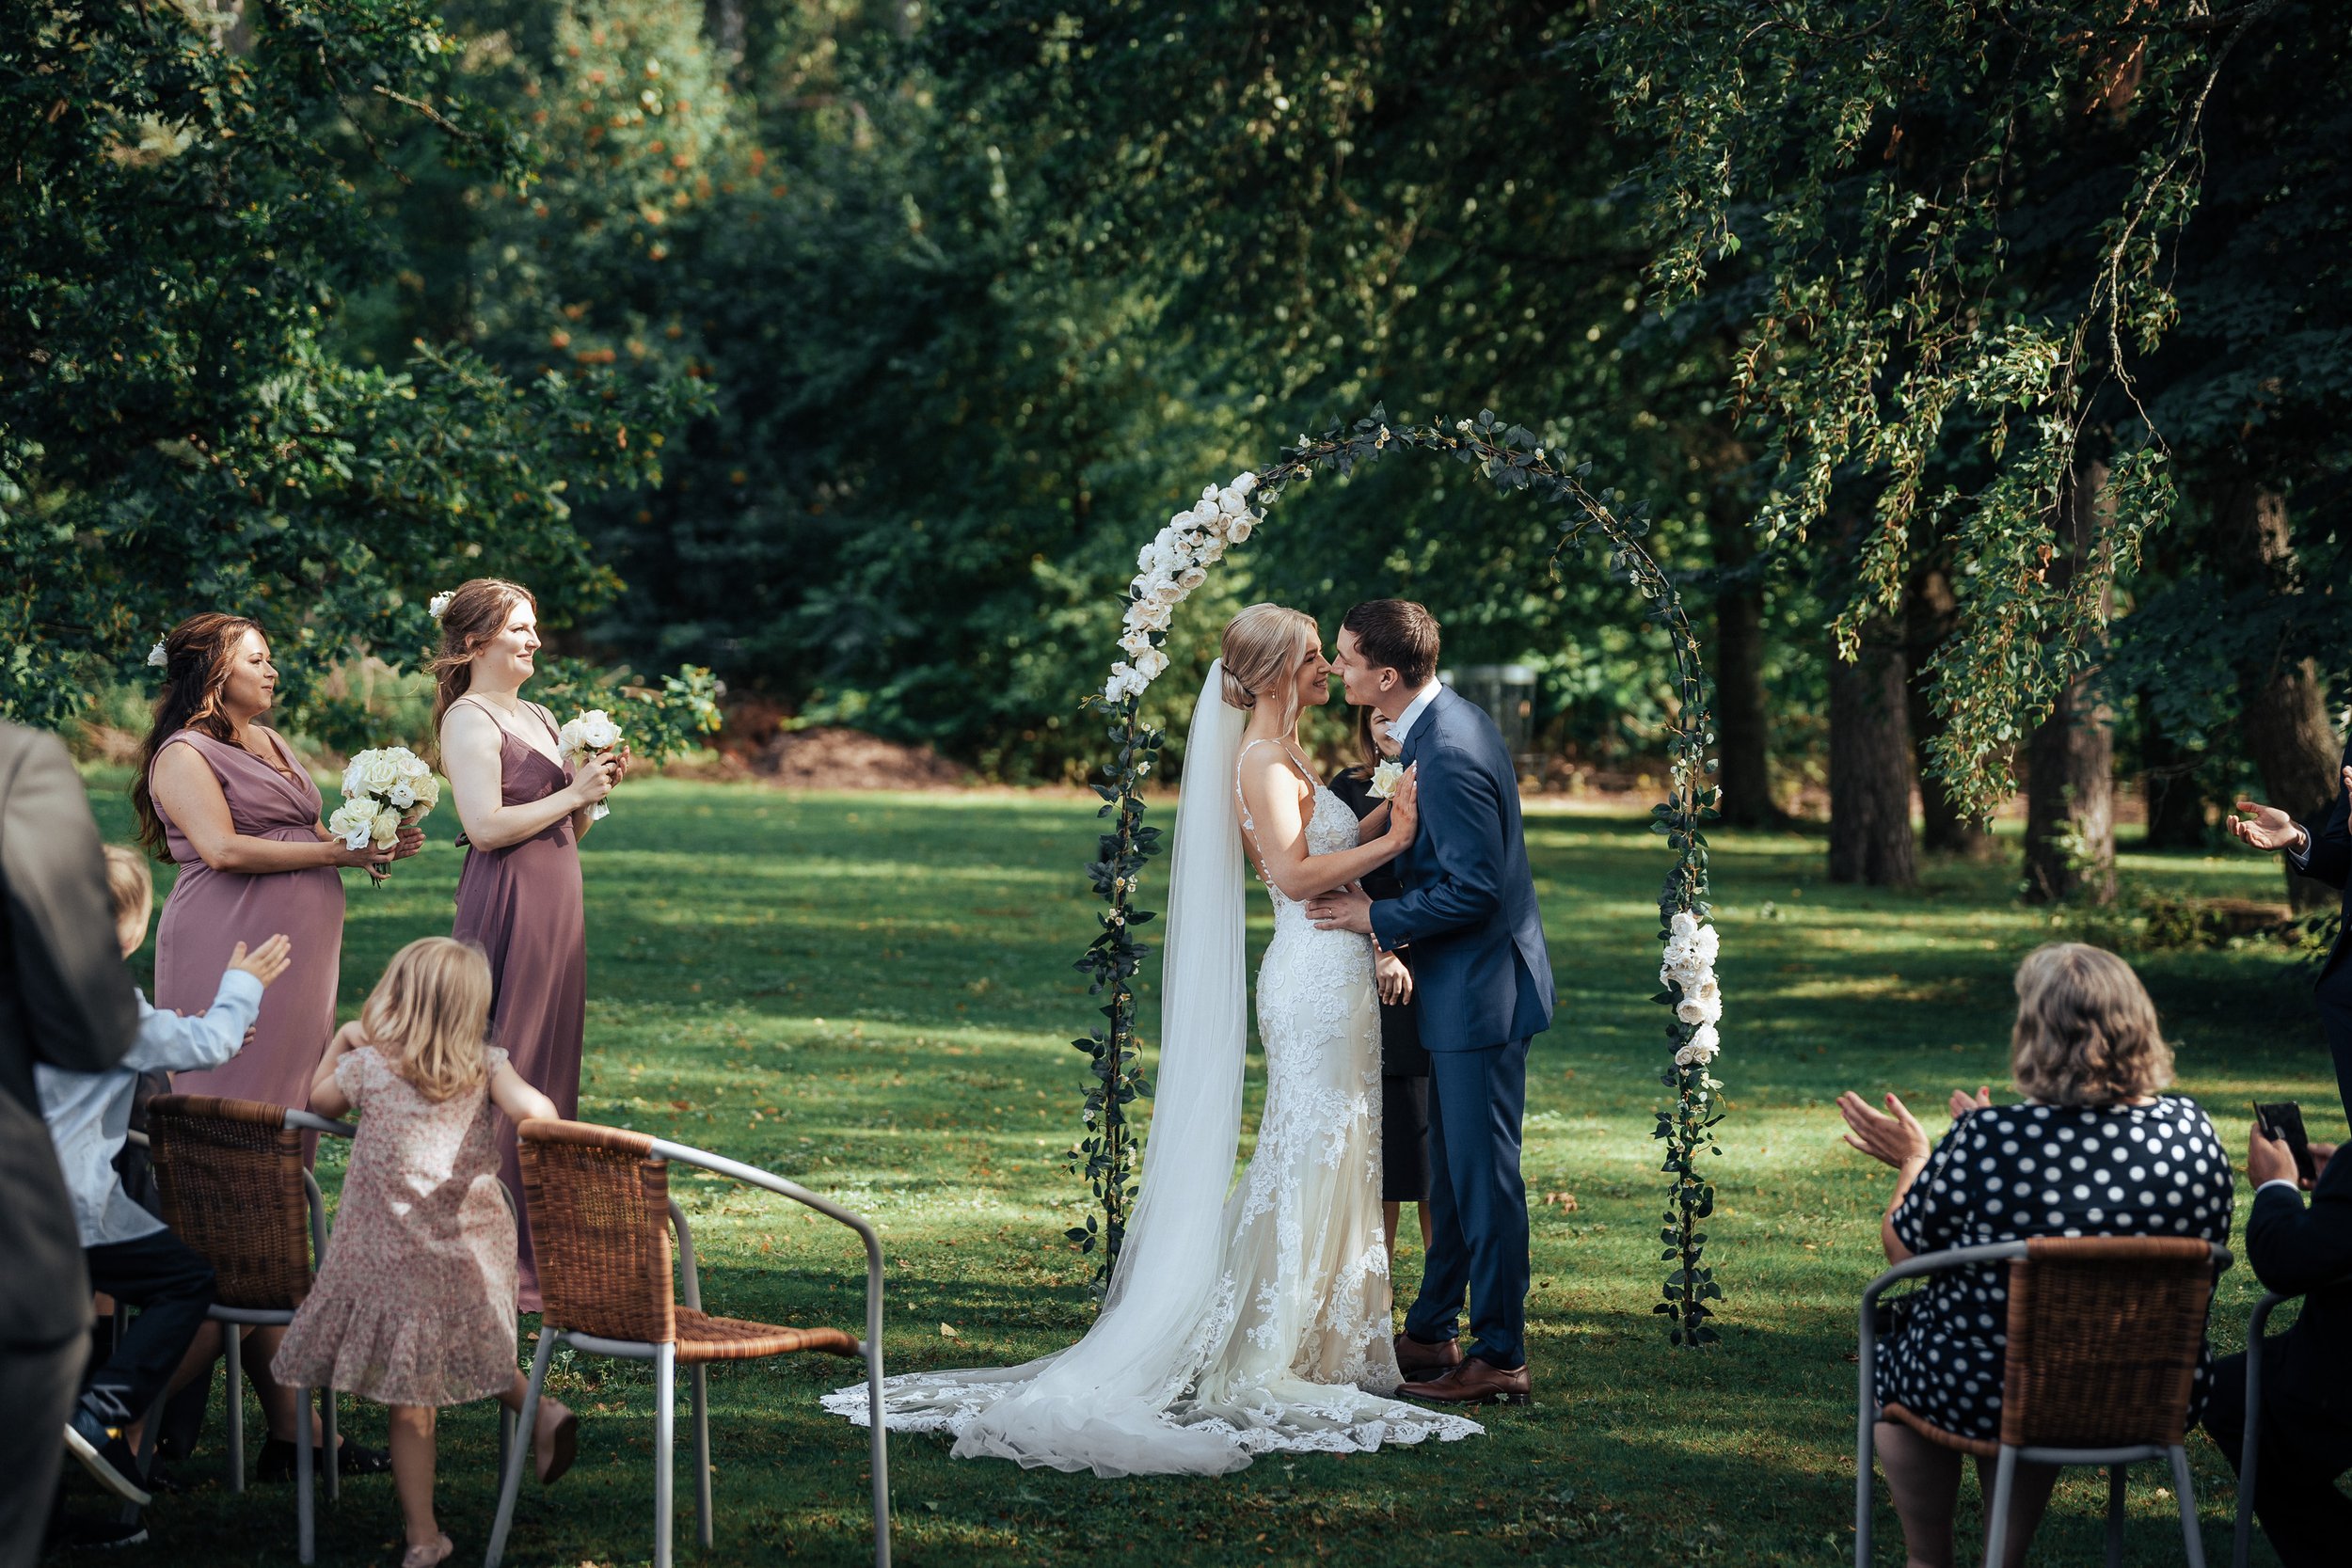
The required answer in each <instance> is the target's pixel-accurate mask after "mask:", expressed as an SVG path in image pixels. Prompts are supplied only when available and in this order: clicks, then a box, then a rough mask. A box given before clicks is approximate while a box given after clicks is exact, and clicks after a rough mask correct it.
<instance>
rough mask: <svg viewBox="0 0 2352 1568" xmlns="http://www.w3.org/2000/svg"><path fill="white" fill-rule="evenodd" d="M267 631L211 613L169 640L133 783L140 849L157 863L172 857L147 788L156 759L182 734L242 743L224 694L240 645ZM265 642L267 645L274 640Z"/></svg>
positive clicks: (192, 619) (241, 618) (176, 631)
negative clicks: (159, 693)
mask: <svg viewBox="0 0 2352 1568" xmlns="http://www.w3.org/2000/svg"><path fill="white" fill-rule="evenodd" d="M261 630H262V627H261V624H260V623H259V622H256V621H249V620H247V619H246V617H244V616H242V615H223V614H221V613H220V612H218V611H217V610H206V611H204V612H203V613H202V614H200V615H191V616H189V617H188V618H187V619H186V620H184V621H183V622H181V623H180V624H179V625H178V626H174V627H172V628H171V632H170V634H169V635H168V636H167V637H166V638H165V639H164V694H163V695H162V696H160V697H158V698H156V699H155V722H154V723H153V724H152V725H151V726H150V727H149V729H148V732H147V744H146V745H145V746H143V747H141V748H140V749H139V776H138V777H137V778H135V779H134V780H132V781H131V809H132V810H133V811H135V812H136V813H137V814H138V819H139V843H140V844H141V845H142V846H144V847H146V849H147V851H148V853H150V854H151V855H153V856H154V857H155V858H156V859H157V860H165V859H167V858H168V857H169V853H170V851H169V849H168V847H167V846H166V844H165V842H164V823H163V818H162V817H160V816H157V815H156V814H155V800H154V797H153V795H152V794H151V793H150V791H149V789H148V784H147V775H148V771H149V769H151V768H153V767H154V766H155V753H156V752H160V751H162V750H163V749H164V742H165V741H167V740H169V739H170V738H171V737H172V736H175V735H178V734H179V733H180V732H181V731H182V730H194V731H196V732H197V733H198V734H199V735H209V736H212V737H213V738H214V739H215V740H225V741H227V742H228V743H229V744H230V745H231V746H234V745H235V744H236V743H237V732H236V731H235V730H234V729H233V728H231V727H230V723H229V715H228V714H227V712H225V711H224V710H223V709H222V707H221V705H220V700H221V693H222V692H223V691H224V690H225V689H227V687H228V685H229V659H230V655H231V654H232V653H234V652H235V651H236V646H237V643H238V641H240V640H242V639H243V638H244V636H245V634H246V632H248V631H252V632H259V631H261ZM262 637H263V639H264V640H265V641H266V639H267V637H268V634H267V633H266V632H264V633H262Z"/></svg>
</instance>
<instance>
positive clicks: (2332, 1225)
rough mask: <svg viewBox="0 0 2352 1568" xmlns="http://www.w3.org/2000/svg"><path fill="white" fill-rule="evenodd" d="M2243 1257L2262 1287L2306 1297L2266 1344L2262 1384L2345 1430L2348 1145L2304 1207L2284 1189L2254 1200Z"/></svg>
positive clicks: (2351, 1417) (2351, 1184) (2348, 1390)
mask: <svg viewBox="0 0 2352 1568" xmlns="http://www.w3.org/2000/svg"><path fill="white" fill-rule="evenodd" d="M2246 1259H2247V1261H2248V1262H2249V1263H2251V1264H2252V1265H2253V1268H2254V1274H2255V1276H2256V1277H2257V1278H2259V1279H2260V1280H2261V1281H2262V1282H2263V1283H2264V1284H2265V1285H2266V1286H2268V1287H2269V1288H2270V1289H2272V1290H2274V1291H2280V1293H2281V1294H2296V1293H2300V1292H2305V1291H2308V1292H2310V1293H2309V1295H2308V1296H2307V1297H2306V1299H2305V1300H2304V1302H2303V1309H2302V1313H2301V1315H2300V1316H2299V1317H2297V1318H2296V1321H2295V1326H2294V1327H2293V1328H2290V1329H2288V1330H2287V1331H2286V1333H2285V1334H2283V1335H2280V1336H2279V1337H2278V1338H2275V1339H2273V1340H2271V1342H2270V1346H2271V1348H2270V1353H2269V1355H2268V1357H2267V1358H2266V1359H2265V1362H2264V1364H2263V1376H2264V1379H2265V1385H2266V1386H2277V1387H2292V1388H2294V1389H2296V1401H2297V1402H2300V1403H2303V1404H2305V1405H2316V1406H2317V1407H2319V1408H2320V1409H2322V1410H2324V1411H2326V1412H2328V1414H2330V1415H2332V1416H2334V1417H2335V1418H2337V1420H2338V1421H2339V1422H2340V1423H2343V1424H2344V1425H2347V1426H2352V1284H2337V1283H2336V1282H2337V1281H2339V1280H2352V1146H2347V1148H2346V1149H2345V1150H2344V1152H2341V1153H2339V1154H2338V1155H2337V1156H2336V1157H2335V1158H2333V1159H2330V1160H2329V1161H2328V1168H2327V1169H2326V1170H2324V1171H2322V1172H2321V1173H2320V1177H2319V1186H2318V1188H2317V1190H2315V1191H2314V1192H2313V1193H2312V1200H2311V1202H2310V1203H2309V1204H2308V1205H2306V1204H2305V1203H2304V1201H2303V1195H2302V1194H2300V1193H2296V1192H2291V1191H2289V1190H2288V1189H2287V1188H2284V1187H2270V1188H2266V1189H2265V1190H2264V1191H2263V1192H2260V1193H2257V1194H2256V1195H2255V1196H2254V1208H2253V1212H2251V1213H2249V1214H2248V1215H2247V1217H2246ZM2281 1310H2282V1311H2283V1310H2284V1309H2283V1308H2281Z"/></svg>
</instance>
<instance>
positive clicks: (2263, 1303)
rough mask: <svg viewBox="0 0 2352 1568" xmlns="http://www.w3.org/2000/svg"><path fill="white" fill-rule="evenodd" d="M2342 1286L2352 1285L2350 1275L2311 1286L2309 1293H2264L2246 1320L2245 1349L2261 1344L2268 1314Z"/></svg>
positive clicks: (2268, 1317) (2268, 1318) (2268, 1319)
mask: <svg viewBox="0 0 2352 1568" xmlns="http://www.w3.org/2000/svg"><path fill="white" fill-rule="evenodd" d="M2344 1285H2352V1275H2344V1277H2343V1278H2342V1279H2330V1280H2328V1281H2326V1282H2325V1283H2323V1284H2318V1285H2314V1286H2312V1289H2311V1290H2310V1291H2296V1292H2294V1293H2293V1294H2288V1293H2286V1292H2283V1291H2264V1292H2263V1298H2262V1300H2260V1301H2258V1302H2256V1303H2255V1304H2254V1311H2253V1315H2252V1316H2251V1317H2249V1318H2248V1319H2247V1320H2246V1348H2247V1349H2248V1350H2249V1351H2250V1350H2252V1349H2253V1348H2254V1346H2255V1345H2257V1344H2258V1343H2260V1342H2261V1340H2262V1337H2263V1325H2264V1324H2265V1323H2268V1322H2269V1321H2270V1314H2271V1313H2272V1312H2273V1311H2275V1310H2276V1309H2277V1308H2279V1307H2284V1306H2285V1305H2286V1304H2287V1303H2288V1302H2291V1301H2294V1300H2296V1299H2297V1298H2299V1297H2302V1296H2308V1295H2310V1294H2311V1293H2312V1291H2332V1290H2335V1289H2337V1288H2338V1287H2340V1286H2344Z"/></svg>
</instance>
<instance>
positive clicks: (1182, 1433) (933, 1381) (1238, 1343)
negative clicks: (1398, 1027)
mask: <svg viewBox="0 0 2352 1568" xmlns="http://www.w3.org/2000/svg"><path fill="white" fill-rule="evenodd" d="M1223 678H1224V677H1223V673H1222V671H1221V670H1220V669H1218V668H1216V666H1212V667H1211V669H1210V671H1209V678H1208V681H1207V683H1206V685H1205V686H1204V688H1203V689H1202V691H1201V697H1200V706H1199V708H1198V709H1196V711H1195V713H1194V717H1193V726H1192V736H1191V740H1190V743H1189V744H1188V746H1187V748H1186V751H1185V753H1184V755H1185V764H1184V772H1185V776H1186V779H1187V781H1188V782H1190V783H1192V784H1193V787H1191V788H1188V789H1186V790H1185V791H1184V794H1183V797H1182V799H1181V803H1180V805H1179V808H1178V815H1177V822H1176V837H1175V853H1174V868H1173V871H1172V872H1171V875H1170V879H1169V880H1170V894H1169V900H1168V939H1167V954H1166V963H1165V972H1164V975H1163V980H1162V985H1161V992H1162V997H1163V1002H1162V1011H1161V1057H1160V1065H1159V1072H1158V1084H1157V1085H1156V1087H1157V1092H1156V1094H1155V1096H1154V1101H1153V1111H1152V1127H1151V1132H1150V1137H1149V1138H1148V1140H1147V1142H1146V1144H1145V1146H1144V1163H1143V1185H1142V1191H1141V1196H1139V1198H1138V1200H1137V1203H1136V1212H1135V1218H1134V1222H1133V1224H1132V1225H1131V1226H1130V1227H1129V1229H1128V1233H1127V1240H1126V1245H1125V1247H1124V1248H1123V1249H1122V1251H1121V1253H1120V1261H1119V1266H1118V1269H1117V1270H1116V1272H1115V1273H1114V1275H1113V1277H1112V1280H1111V1286H1110V1290H1109V1291H1108V1293H1107V1294H1106V1296H1105V1298H1104V1307H1103V1312H1102V1315H1101V1316H1100V1317H1099V1318H1098V1319H1097V1320H1096V1322H1095V1324H1094V1327H1093V1328H1092V1329H1090V1330H1089V1332H1088V1334H1087V1335H1086V1337H1085V1338H1082V1339H1080V1340H1079V1341H1078V1343H1076V1344H1075V1345H1073V1346H1072V1347H1070V1348H1069V1349H1068V1350H1065V1351H1062V1352H1059V1353H1058V1354H1054V1355H1049V1356H1046V1357H1043V1358H1042V1359H1041V1360H1037V1361H1032V1362H1029V1363H1027V1364H1025V1365H1024V1366H1019V1367H1006V1368H986V1369H977V1370H963V1371H946V1372H916V1373H909V1374H905V1375H901V1376H898V1377H893V1378H889V1379H887V1380H886V1381H885V1382H884V1384H883V1386H882V1391H883V1399H882V1404H883V1412H884V1420H885V1421H886V1422H887V1423H888V1425H889V1426H890V1427H891V1428H892V1430H894V1431H909V1432H948V1433H954V1434H955V1438H956V1444H955V1449H954V1451H955V1453H956V1455H957V1457H959V1458H976V1457H981V1456H994V1457H999V1458H1005V1459H1012V1460H1017V1461H1018V1462H1020V1463H1021V1464H1023V1465H1050V1466H1052V1467H1053V1468H1056V1469H1060V1470H1084V1469H1091V1470H1093V1471H1094V1472H1095V1473H1096V1474H1097V1475H1101V1476H1120V1475H1151V1474H1192V1475H1217V1474H1222V1473H1224V1472H1227V1471H1231V1470H1237V1469H1240V1468H1241V1467H1242V1466H1244V1465H1248V1463H1249V1462H1250V1459H1251V1456H1253V1455H1255V1454H1260V1453H1266V1452H1273V1451H1282V1452H1307V1453H1357V1452H1364V1451H1368V1450H1371V1449H1376V1448H1378V1447H1380V1446H1381V1445H1382V1444H1384V1443H1418V1442H1421V1441H1422V1440H1424V1439H1426V1438H1430V1437H1436V1438H1440V1439H1444V1440H1447V1441H1451V1440H1454V1439H1456V1438H1462V1437H1470V1436H1475V1435H1477V1434H1478V1433H1480V1432H1481V1431H1482V1430H1483V1429H1482V1428H1481V1427H1480V1426H1479V1425H1478V1424H1477V1423H1476V1422H1474V1421H1471V1420H1469V1419H1467V1418H1463V1417H1460V1416H1451V1415H1446V1414H1443V1413H1440V1412H1438V1411H1434V1410H1430V1409H1427V1408H1424V1407H1422V1406H1419V1405H1414V1404H1408V1403H1405V1402H1400V1401H1397V1400H1394V1399H1391V1398H1390V1397H1389V1396H1390V1395H1391V1393H1392V1392H1393V1390H1394V1389H1395V1388H1396V1387H1397V1386H1398V1385H1399V1384H1400V1383H1402V1382H1403V1381H1404V1380H1403V1378H1402V1376H1401V1375H1400V1374H1399V1372H1398V1370H1397V1365H1396V1354H1395V1351H1394V1349H1393V1348H1392V1346H1391V1341H1390V1335H1391V1320H1390V1310H1391V1295H1390V1285H1389V1273H1388V1258H1387V1253H1386V1251H1385V1249H1384V1248H1383V1246H1382V1243H1381V1217H1380V1126H1379V1115H1380V1014H1379V1006H1378V1003H1377V999H1376V997H1375V991H1374V989H1373V978H1372V946H1371V943H1370V942H1368V941H1367V940H1366V939H1365V938H1363V937H1361V936H1358V935H1355V934H1353V933H1350V932H1345V931H1319V930H1317V929H1315V927H1314V926H1313V924H1312V923H1311V921H1309V920H1308V918H1307V911H1306V908H1305V906H1303V905H1301V904H1298V903H1295V902H1294V901H1293V900H1291V899H1289V898H1286V897H1284V896H1283V895H1282V893H1281V891H1280V890H1279V888H1277V887H1275V886H1274V884H1273V882H1272V881H1271V880H1270V879H1269V880H1268V881H1267V882H1266V891H1267V893H1268V895H1270V896H1271V898H1272V899H1273V902H1274V940H1273V942H1271V943H1270V944H1269V945H1268V947H1267V948H1266V953H1265V958H1264V960H1263V964H1262V965H1261V967H1260V969H1259V973H1258V1031H1259V1037H1260V1038H1261V1040H1262V1041H1263V1045H1264V1048H1265V1062H1266V1094H1265V1109H1264V1113H1263V1116H1262V1117H1261V1118H1260V1121H1259V1128H1258V1144H1257V1148H1256V1151H1255V1152H1254V1153H1253V1154H1252V1155H1251V1157H1250V1160H1249V1164H1248V1169H1246V1170H1245V1171H1244V1172H1243V1173H1242V1178H1241V1180H1240V1181H1239V1183H1238V1184H1235V1185H1233V1186H1232V1191H1231V1193H1230V1195H1228V1193H1227V1185H1228V1182H1229V1181H1230V1180H1231V1175H1232V1167H1233V1159H1234V1155H1235V1151H1236V1149H1237V1148H1238V1145H1239V1137H1240V1119H1241V1077H1242V1066H1243V1052H1244V1046H1245V1035H1246V1031H1245V1028H1244V1016H1243V1015H1244V1009H1245V1007H1246V1006H1247V1002H1246V998H1245V978H1244V961H1245V960H1244V952H1245V949H1244V931H1243V920H1244V916H1245V914H1246V899H1247V881H1248V878H1247V873H1246V871H1245V870H1244V867H1243V864H1242V834H1240V833H1237V832H1234V827H1233V823H1234V809H1233V800H1234V799H1235V797H1236V795H1237V794H1238V784H1237V778H1238V773H1237V768H1238V763H1239V753H1240V750H1241V748H1240V737H1241V729H1242V723H1243V720H1244V718H1245V716H1244V715H1243V714H1242V713H1241V712H1240V710H1238V709H1235V708H1231V707H1228V706H1226V705H1225V703H1224V700H1223V696H1222V691H1223ZM1211 781H1221V783H1220V784H1212V783H1211ZM1308 783H1309V784H1311V785H1312V787H1313V790H1314V807H1313V811H1312V814H1311V816H1310V817H1309V820H1308V823H1307V848H1308V850H1309V852H1310V853H1311V854H1318V855H1324V854H1330V853H1332V852H1334V851H1336V850H1341V849H1345V848H1348V847H1353V846H1354V845H1355V843H1356V834H1357V825H1356V815H1355V813H1353V812H1352V811H1350V810H1349V809H1348V808H1347V805H1346V803H1345V802H1343V800H1340V798H1339V797H1338V796H1336V795H1334V794H1332V793H1331V791H1330V790H1328V789H1327V788H1325V787H1324V786H1323V785H1322V784H1317V783H1315V782H1314V781H1313V780H1311V779H1310V780H1309V781H1308ZM1202 785H1207V786H1208V787H1202ZM1243 820H1244V822H1245V824H1247V823H1248V818H1247V816H1244V818H1243ZM1249 831H1250V832H1252V833H1253V834H1254V832H1255V830H1254V827H1251V828H1250V830H1249ZM824 1406H825V1408H826V1409H828V1410H830V1411H833V1412H834V1414H836V1415H840V1416H846V1417H848V1418H850V1419H851V1420H853V1421H857V1422H859V1423H861V1424H863V1423H864V1422H865V1421H866V1419H867V1411H868V1401H867V1396H866V1386H865V1385H864V1384H858V1385H855V1386H850V1387H848V1388H843V1389H840V1390H838V1391H837V1392H835V1393H833V1394H829V1395H827V1396H826V1397H825V1399H824Z"/></svg>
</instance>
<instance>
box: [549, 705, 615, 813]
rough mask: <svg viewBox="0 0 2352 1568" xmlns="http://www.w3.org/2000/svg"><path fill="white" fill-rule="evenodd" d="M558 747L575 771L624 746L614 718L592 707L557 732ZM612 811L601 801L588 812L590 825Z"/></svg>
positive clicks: (578, 714)
mask: <svg viewBox="0 0 2352 1568" xmlns="http://www.w3.org/2000/svg"><path fill="white" fill-rule="evenodd" d="M555 743H556V745H558V746H559V747H561V748H563V752H564V761H565V762H568V763H570V764H571V765H572V768H574V770H575V771H577V770H578V769H580V768H584V767H586V766H587V764H588V761H589V759H590V758H592V757H597V756H601V755H603V754H604V753H605V752H610V751H611V750H612V748H613V747H615V746H618V745H619V744H620V743H621V726H620V725H618V724H616V723H614V722H613V721H612V715H611V714H609V713H607V712H605V711H604V709H602V708H600V707H592V708H589V709H587V710H586V711H584V712H581V713H576V714H574V715H572V719H571V722H570V723H568V724H565V725H564V727H563V728H562V729H560V730H558V731H556V732H555ZM611 813H612V807H610V806H608V805H606V804H605V803H604V802H603V801H602V800H598V801H597V802H596V804H595V805H594V806H592V807H590V808H589V811H588V820H589V821H591V822H594V821H596V820H597V819H599V818H601V817H604V816H610V815H611Z"/></svg>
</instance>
